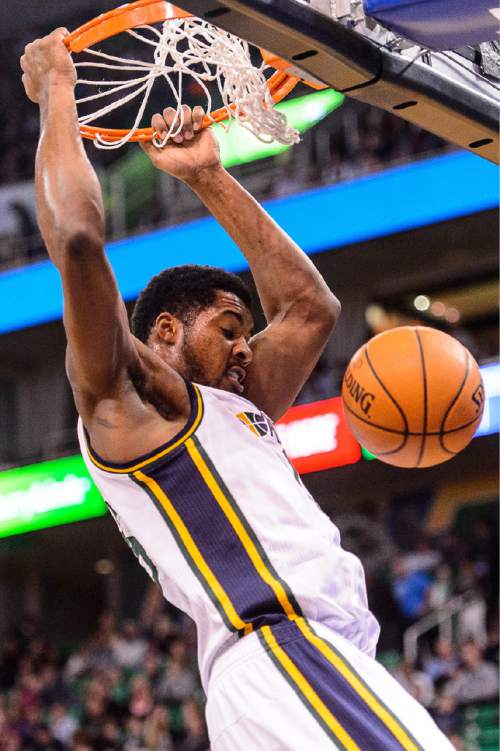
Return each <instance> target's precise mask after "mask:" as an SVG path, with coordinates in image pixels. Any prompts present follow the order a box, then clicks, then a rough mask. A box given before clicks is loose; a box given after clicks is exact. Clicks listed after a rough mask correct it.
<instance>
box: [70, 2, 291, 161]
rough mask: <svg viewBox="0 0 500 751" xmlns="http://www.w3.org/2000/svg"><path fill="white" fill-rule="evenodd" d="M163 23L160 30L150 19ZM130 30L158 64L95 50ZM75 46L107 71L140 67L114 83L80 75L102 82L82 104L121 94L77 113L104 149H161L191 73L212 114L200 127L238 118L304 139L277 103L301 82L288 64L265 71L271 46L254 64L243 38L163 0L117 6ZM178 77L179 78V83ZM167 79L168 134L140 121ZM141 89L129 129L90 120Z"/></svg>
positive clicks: (280, 135)
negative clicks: (138, 145)
mask: <svg viewBox="0 0 500 751" xmlns="http://www.w3.org/2000/svg"><path fill="white" fill-rule="evenodd" d="M155 23H161V24H162V26H161V30H159V29H158V28H155V27H154V26H153V25H152V24H155ZM121 32H127V33H128V34H130V35H131V36H133V37H134V38H136V39H137V40H139V41H141V42H143V43H144V44H145V45H147V46H148V47H150V48H151V47H153V48H154V49H153V57H154V60H153V61H152V62H147V61H144V60H131V59H127V58H123V57H118V56H115V55H110V54H106V53H104V52H101V51H100V50H96V49H93V47H94V45H96V44H98V43H99V42H101V41H103V40H105V39H108V38H110V37H113V36H115V35H116V34H119V33H121ZM65 44H66V46H67V47H68V49H69V50H70V52H73V53H78V52H86V53H88V54H89V55H91V56H92V58H96V62H76V63H75V65H76V67H77V68H82V67H88V68H98V69H102V70H108V71H117V70H119V71H127V72H131V71H132V72H135V73H138V74H139V75H138V76H134V77H132V78H120V79H119V80H112V81H102V80H101V81H97V80H91V79H87V78H81V79H80V78H79V79H78V81H77V84H82V85H88V86H94V87H100V88H103V89H104V91H98V93H97V94H91V95H90V96H85V97H82V98H79V99H77V104H79V103H83V102H89V101H92V100H96V99H102V98H104V99H105V98H106V97H110V96H112V95H114V94H119V95H120V96H119V98H118V99H115V100H114V101H111V102H110V103H108V104H106V105H105V106H103V107H100V108H99V109H98V110H97V111H96V112H93V113H91V114H88V115H83V116H81V117H79V123H80V132H81V134H82V136H83V137H84V138H88V139H92V140H93V141H94V143H95V145H96V146H97V147H98V148H108V149H110V148H118V147H120V146H123V145H124V144H125V143H127V142H129V141H153V143H154V144H155V146H157V147H158V148H161V147H162V146H164V145H165V144H166V143H167V141H169V140H170V139H172V138H174V137H175V136H176V135H177V134H178V133H179V132H180V131H181V130H182V127H183V124H184V113H183V106H182V105H183V103H182V92H183V79H184V77H185V76H190V77H191V78H193V79H194V80H195V81H196V82H197V83H198V84H199V85H200V87H201V88H202V89H203V91H204V93H205V95H206V97H207V107H206V111H207V113H209V114H207V115H206V116H205V118H204V120H203V123H202V127H204V128H206V127H208V126H209V125H212V123H220V122H222V121H223V120H229V124H230V123H231V121H232V120H237V121H238V122H239V123H240V124H241V125H242V126H243V127H245V128H247V129H248V130H250V131H251V132H252V133H253V134H254V135H255V136H256V137H257V138H258V139H259V140H261V141H264V142H271V141H273V140H276V141H279V142H280V143H284V144H292V143H296V142H297V141H298V140H299V136H298V133H297V131H295V130H294V129H293V128H292V127H291V126H290V125H289V124H288V123H287V121H286V118H285V116H284V115H283V114H282V113H280V112H277V111H276V110H275V109H274V107H273V105H274V104H275V103H276V102H279V101H281V100H282V99H283V98H284V97H285V96H287V94H289V93H290V91H291V90H292V89H293V88H294V87H295V86H296V85H297V83H298V82H299V81H300V80H301V79H300V78H298V77H297V76H292V75H290V74H288V73H286V72H285V71H283V70H275V71H274V73H273V74H272V75H271V76H270V78H268V79H267V80H266V77H265V76H264V70H266V69H268V68H269V67H270V66H269V65H268V64H267V63H266V62H265V55H266V54H267V53H266V52H265V50H261V54H262V56H263V62H262V64H261V65H260V67H259V68H257V67H255V66H254V65H252V62H251V59H250V51H249V45H248V43H247V42H245V41H243V40H242V39H239V38H238V37H236V36H234V35H232V34H229V33H228V32H226V31H223V30H222V29H219V28H217V27H216V26H213V25H211V24H209V23H208V22H207V21H204V20H201V19H199V18H196V17H195V16H192V15H191V14H190V13H187V12H186V11H184V10H181V9H180V8H177V7H176V6H174V5H172V4H171V3H168V2H164V1H163V0H138V1H137V2H133V3H130V4H128V5H123V6H121V7H119V8H115V9H114V10H112V11H109V12H108V13H103V14H102V15H100V16H97V17H96V18H94V19H92V20H91V21H88V22H87V23H85V24H83V25H82V26H80V27H79V28H78V29H76V30H75V31H73V32H72V33H71V34H70V35H69V36H68V37H66V39H65ZM174 76H175V79H176V80H175V81H174ZM161 78H163V79H164V80H165V81H166V83H167V84H168V87H169V89H170V92H171V93H172V94H173V96H174V98H175V102H176V109H177V118H175V119H174V121H173V123H172V125H171V126H170V128H169V130H168V132H167V133H166V134H165V136H164V137H163V138H159V137H158V134H157V133H155V132H154V131H153V129H152V128H145V127H140V122H141V119H142V117H143V115H144V111H145V109H146V105H147V101H148V98H149V94H150V92H151V89H152V88H153V85H154V83H155V81H156V80H157V79H161ZM210 83H213V84H215V85H216V86H217V88H218V91H219V94H220V96H221V98H222V102H223V106H222V107H220V108H219V109H215V110H213V111H212V96H211V94H210V91H209V88H208V86H207V84H210ZM140 95H142V100H141V103H140V105H139V110H138V112H137V115H136V118H135V121H134V124H133V125H132V127H131V128H128V129H117V128H105V127H101V126H99V125H89V123H90V122H93V121H95V120H96V119H98V118H99V117H102V116H104V115H107V114H108V113H109V112H111V111H113V110H115V109H116V108H117V107H119V106H120V105H123V104H126V103H128V102H130V101H131V100H133V99H134V98H135V97H138V96H140Z"/></svg>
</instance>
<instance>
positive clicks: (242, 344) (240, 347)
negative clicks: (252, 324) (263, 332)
mask: <svg viewBox="0 0 500 751" xmlns="http://www.w3.org/2000/svg"><path fill="white" fill-rule="evenodd" d="M233 355H234V357H235V358H236V359H237V360H238V364H239V365H242V366H243V367H244V368H247V367H248V366H249V365H250V363H251V362H252V357H253V353H252V350H251V349H250V345H249V343H248V342H247V340H246V339H245V338H244V337H243V336H241V337H240V338H239V339H237V340H236V341H235V343H234V347H233Z"/></svg>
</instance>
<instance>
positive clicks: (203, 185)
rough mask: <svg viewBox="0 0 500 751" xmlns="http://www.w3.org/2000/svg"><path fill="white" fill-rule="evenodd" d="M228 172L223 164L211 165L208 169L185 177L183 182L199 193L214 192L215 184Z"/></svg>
mask: <svg viewBox="0 0 500 751" xmlns="http://www.w3.org/2000/svg"><path fill="white" fill-rule="evenodd" d="M225 172H226V170H225V169H224V167H223V166H222V164H221V162H216V163H214V164H210V165H208V166H206V167H201V168H198V169H197V170H194V171H193V172H192V173H190V174H189V175H187V176H186V177H184V179H183V182H185V183H186V185H188V186H189V187H190V188H191V189H192V190H195V191H196V192H197V193H199V192H200V191H203V190H204V189H209V190H213V188H214V182H215V181H216V180H217V179H218V178H220V177H221V176H222V175H223V174H224V173H225Z"/></svg>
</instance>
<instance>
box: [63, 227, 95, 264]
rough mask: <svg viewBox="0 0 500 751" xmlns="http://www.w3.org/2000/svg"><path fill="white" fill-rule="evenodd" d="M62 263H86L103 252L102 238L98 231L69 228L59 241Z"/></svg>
mask: <svg viewBox="0 0 500 751" xmlns="http://www.w3.org/2000/svg"><path fill="white" fill-rule="evenodd" d="M61 246H62V247H61V251H62V254H63V258H64V261H66V262H69V263H79V262H88V261H89V259H91V258H93V257H95V256H100V255H102V254H103V252H104V237H103V236H102V234H101V233H100V232H99V230H97V229H95V228H93V227H89V226H84V227H69V228H68V229H67V230H66V231H65V232H64V236H63V237H62V239H61Z"/></svg>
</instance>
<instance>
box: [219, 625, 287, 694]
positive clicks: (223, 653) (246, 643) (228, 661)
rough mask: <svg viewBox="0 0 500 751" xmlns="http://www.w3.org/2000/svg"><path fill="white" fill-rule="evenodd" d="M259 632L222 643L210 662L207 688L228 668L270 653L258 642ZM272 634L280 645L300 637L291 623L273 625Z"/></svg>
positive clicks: (266, 646) (268, 648)
mask: <svg viewBox="0 0 500 751" xmlns="http://www.w3.org/2000/svg"><path fill="white" fill-rule="evenodd" d="M259 631H260V629H257V630H256V631H252V633H250V634H248V635H247V636H243V637H241V638H238V637H237V636H236V635H235V636H234V637H231V638H230V639H229V640H227V641H226V642H225V643H224V645H223V647H222V649H221V650H220V651H219V653H218V655H217V656H216V657H215V659H214V661H213V662H212V666H211V669H210V675H209V679H208V687H210V685H213V683H214V682H215V681H216V680H217V679H218V678H220V676H221V675H222V674H223V673H225V672H226V670H228V669H229V668H232V667H234V666H235V665H237V664H239V663H240V662H246V660H249V659H251V658H252V657H254V656H255V655H257V654H259V653H262V651H263V650H264V651H266V652H268V651H270V647H269V646H268V645H267V644H264V643H262V641H261V640H260V638H259ZM273 632H274V634H275V635H276V636H279V637H280V643H281V644H283V643H286V641H287V637H288V639H289V640H290V641H294V640H296V639H300V636H297V630H296V628H295V627H294V624H293V622H292V621H283V622H282V623H278V624H273Z"/></svg>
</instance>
